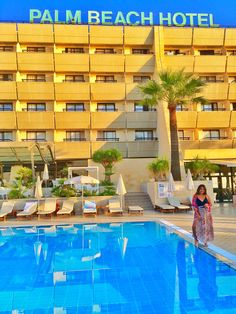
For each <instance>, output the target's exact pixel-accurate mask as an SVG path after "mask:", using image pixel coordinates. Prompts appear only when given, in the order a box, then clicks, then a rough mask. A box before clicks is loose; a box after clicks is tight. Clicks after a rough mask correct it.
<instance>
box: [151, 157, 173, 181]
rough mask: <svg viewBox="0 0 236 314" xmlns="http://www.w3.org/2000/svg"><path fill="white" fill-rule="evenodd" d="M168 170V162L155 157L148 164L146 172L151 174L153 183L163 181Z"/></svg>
mask: <svg viewBox="0 0 236 314" xmlns="http://www.w3.org/2000/svg"><path fill="white" fill-rule="evenodd" d="M169 169H170V165H169V161H168V160H167V159H166V158H165V157H163V158H161V157H157V158H156V159H155V160H153V161H152V162H151V163H149V164H148V170H149V171H150V172H151V173H152V175H153V177H154V179H155V181H165V180H166V175H167V173H168V172H169Z"/></svg>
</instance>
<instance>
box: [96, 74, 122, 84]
mask: <svg viewBox="0 0 236 314" xmlns="http://www.w3.org/2000/svg"><path fill="white" fill-rule="evenodd" d="M96 82H103V83H110V82H117V80H115V78H114V75H97V76H96Z"/></svg>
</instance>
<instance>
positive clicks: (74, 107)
mask: <svg viewBox="0 0 236 314" xmlns="http://www.w3.org/2000/svg"><path fill="white" fill-rule="evenodd" d="M66 111H85V109H84V104H83V103H73V104H66Z"/></svg>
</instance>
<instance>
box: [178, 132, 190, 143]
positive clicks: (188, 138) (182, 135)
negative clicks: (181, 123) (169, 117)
mask: <svg viewBox="0 0 236 314" xmlns="http://www.w3.org/2000/svg"><path fill="white" fill-rule="evenodd" d="M178 137H179V140H181V141H187V140H190V136H185V132H184V130H178Z"/></svg>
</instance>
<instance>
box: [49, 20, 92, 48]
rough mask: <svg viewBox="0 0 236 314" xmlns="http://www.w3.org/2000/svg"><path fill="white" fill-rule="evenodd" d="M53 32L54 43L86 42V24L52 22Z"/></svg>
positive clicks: (79, 43)
mask: <svg viewBox="0 0 236 314" xmlns="http://www.w3.org/2000/svg"><path fill="white" fill-rule="evenodd" d="M54 34H55V43H56V44H65V45H66V44H71V45H73V44H75V45H81V44H88V40H89V36H88V26H87V25H58V24H54Z"/></svg>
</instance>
